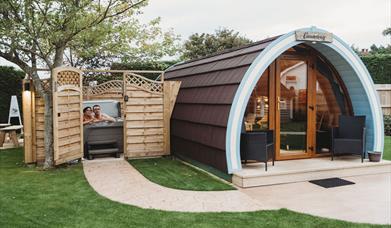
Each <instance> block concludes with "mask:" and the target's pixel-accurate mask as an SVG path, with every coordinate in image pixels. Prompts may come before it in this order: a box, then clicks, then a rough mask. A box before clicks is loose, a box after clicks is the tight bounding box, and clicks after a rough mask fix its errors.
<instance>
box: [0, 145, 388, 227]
mask: <svg viewBox="0 0 391 228" xmlns="http://www.w3.org/2000/svg"><path fill="white" fill-rule="evenodd" d="M22 160H23V154H22V150H21V149H14V150H2V151H0V227H246V228H248V227H262V226H263V227H270V226H272V227H289V228H290V227H344V228H346V227H371V226H370V225H363V224H354V223H349V222H344V221H337V220H331V219H325V218H319V217H315V216H310V215H306V214H300V213H296V212H292V211H289V210H286V209H282V210H277V211H258V212H248V213H178V212H165V211H158V210H152V209H141V208H138V207H134V206H129V205H124V204H120V203H117V202H113V201H110V200H108V199H105V198H103V197H101V196H100V195H98V194H97V193H96V192H94V191H93V190H92V188H91V187H90V186H89V185H88V183H87V181H86V179H85V177H84V174H83V170H82V167H81V166H80V165H75V166H70V167H67V168H58V169H56V170H52V171H40V170H39V169H36V168H29V167H26V166H24V165H23V163H22ZM227 200H229V199H227ZM325 200H326V199H325ZM384 227H386V226H384Z"/></svg>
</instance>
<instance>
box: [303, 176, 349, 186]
mask: <svg viewBox="0 0 391 228" xmlns="http://www.w3.org/2000/svg"><path fill="white" fill-rule="evenodd" d="M309 182H310V183H313V184H316V185H319V186H322V187H323V188H334V187H339V186H344V185H351V184H355V183H354V182H351V181H347V180H344V179H341V178H327V179H320V180H311V181H309Z"/></svg>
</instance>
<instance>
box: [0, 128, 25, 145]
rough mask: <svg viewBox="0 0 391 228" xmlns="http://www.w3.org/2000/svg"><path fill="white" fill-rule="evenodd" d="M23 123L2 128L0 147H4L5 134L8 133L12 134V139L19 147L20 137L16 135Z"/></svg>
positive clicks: (0, 130)
mask: <svg viewBox="0 0 391 228" xmlns="http://www.w3.org/2000/svg"><path fill="white" fill-rule="evenodd" d="M22 128H23V126H22V125H15V126H9V127H5V128H1V129H0V147H3V144H4V141H5V136H6V134H7V133H8V134H9V135H10V139H11V141H12V143H13V144H14V146H15V147H19V141H18V137H17V136H16V131H17V130H20V129H22Z"/></svg>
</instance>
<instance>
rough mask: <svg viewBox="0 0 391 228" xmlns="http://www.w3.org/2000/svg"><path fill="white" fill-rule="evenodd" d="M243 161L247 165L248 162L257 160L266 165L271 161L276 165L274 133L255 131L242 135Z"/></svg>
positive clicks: (270, 131) (241, 151) (241, 154)
mask: <svg viewBox="0 0 391 228" xmlns="http://www.w3.org/2000/svg"><path fill="white" fill-rule="evenodd" d="M240 156H241V160H244V162H245V163H247V161H248V160H255V161H260V162H264V163H265V171H267V162H268V161H269V160H270V159H271V160H272V164H273V165H274V157H275V156H274V136H273V131H272V130H268V131H253V132H246V133H242V135H241V142H240Z"/></svg>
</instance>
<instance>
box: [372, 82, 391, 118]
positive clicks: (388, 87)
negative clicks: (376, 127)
mask: <svg viewBox="0 0 391 228" xmlns="http://www.w3.org/2000/svg"><path fill="white" fill-rule="evenodd" d="M375 88H376V91H377V93H378V95H379V99H380V105H381V108H382V111H383V114H384V115H391V84H376V85H375Z"/></svg>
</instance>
